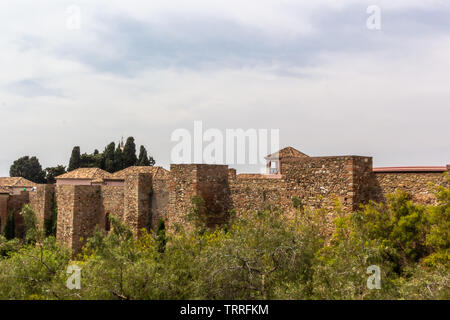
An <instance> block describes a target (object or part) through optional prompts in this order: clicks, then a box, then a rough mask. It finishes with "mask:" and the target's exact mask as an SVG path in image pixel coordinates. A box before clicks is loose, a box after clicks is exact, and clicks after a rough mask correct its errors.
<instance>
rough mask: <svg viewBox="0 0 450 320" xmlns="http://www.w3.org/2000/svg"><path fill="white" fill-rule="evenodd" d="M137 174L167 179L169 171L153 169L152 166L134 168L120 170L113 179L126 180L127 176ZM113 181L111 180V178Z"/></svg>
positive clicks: (113, 175) (160, 168) (158, 168)
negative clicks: (147, 174) (149, 174)
mask: <svg viewBox="0 0 450 320" xmlns="http://www.w3.org/2000/svg"><path fill="white" fill-rule="evenodd" d="M136 173H151V174H152V175H153V177H157V178H161V179H164V178H167V177H168V175H169V171H167V170H166V169H164V168H162V167H152V166H133V167H128V168H126V169H123V170H120V171H117V172H115V173H114V174H112V179H117V180H124V179H125V177H126V176H129V175H131V174H136ZM110 179H111V178H110Z"/></svg>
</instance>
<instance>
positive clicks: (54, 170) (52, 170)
mask: <svg viewBox="0 0 450 320" xmlns="http://www.w3.org/2000/svg"><path fill="white" fill-rule="evenodd" d="M64 173H66V167H65V166H63V165H57V166H56V167H48V168H45V180H46V182H47V183H55V182H56V179H55V177H57V176H59V175H62V174H64Z"/></svg>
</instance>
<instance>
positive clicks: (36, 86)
mask: <svg viewBox="0 0 450 320" xmlns="http://www.w3.org/2000/svg"><path fill="white" fill-rule="evenodd" d="M30 3H31V2H29V1H18V2H15V3H14V4H13V5H8V6H7V7H5V8H4V9H5V10H4V17H5V18H4V19H2V20H1V22H0V44H1V47H2V50H1V51H0V61H2V72H1V73H0V111H1V113H2V119H7V121H3V122H2V126H1V127H0V135H1V136H2V137H4V144H3V150H4V152H2V155H1V156H0V175H7V174H8V169H9V165H10V164H11V163H12V161H13V160H15V159H17V158H18V157H19V156H22V155H25V154H29V155H37V156H38V158H39V159H40V160H41V163H42V164H43V166H44V167H45V166H51V165H56V164H59V163H62V164H66V163H67V161H68V157H69V156H70V151H71V149H72V147H73V146H74V145H81V147H82V151H83V152H92V151H93V149H94V148H98V149H101V148H103V147H104V146H105V145H106V144H107V143H108V142H110V141H111V140H115V141H117V140H118V139H119V138H120V137H121V136H122V135H123V136H125V137H126V136H128V135H133V136H135V138H136V140H137V143H138V144H145V145H146V146H148V147H149V149H150V152H151V153H152V154H153V155H154V156H155V158H156V160H157V161H158V164H160V165H161V164H163V165H165V166H167V165H168V163H169V156H170V148H171V146H172V145H171V143H170V133H171V131H172V130H174V129H176V128H179V127H185V128H188V129H191V128H192V123H193V121H194V120H203V121H204V123H205V126H206V127H217V128H221V129H225V128H239V127H242V128H249V127H253V128H280V129H281V131H280V133H281V140H282V144H284V145H288V144H289V145H293V146H294V147H298V148H300V149H303V150H304V151H305V152H306V153H309V154H312V155H327V154H341V153H352V154H354V153H357V154H362V155H373V156H374V157H375V159H374V162H375V164H378V165H384V164H386V165H402V164H418V165H420V164H430V165H433V164H436V165H443V164H445V163H446V162H447V163H448V162H450V161H449V159H450V146H449V142H448V139H447V138H446V137H448V136H449V133H450V132H449V127H448V125H447V121H446V119H447V118H448V117H449V116H450V113H449V107H448V101H449V100H450V92H449V90H448V85H447V83H448V79H447V78H448V72H447V70H449V67H450V58H449V57H450V46H449V45H448V44H449V43H450V42H449V40H450V39H449V35H448V33H447V31H446V30H448V29H445V28H444V29H443V30H436V34H432V33H431V34H430V33H429V32H428V33H424V34H420V35H417V36H416V35H415V34H413V33H411V34H407V35H406V36H403V35H399V34H396V33H395V31H396V30H395V24H394V22H392V24H391V25H392V26H393V27H392V28H393V30H389V31H388V30H382V31H381V33H379V34H374V33H371V32H370V31H366V30H363V29H362V31H361V28H364V24H362V26H355V27H354V29H353V28H352V25H351V23H352V22H348V21H347V20H346V17H347V16H346V15H344V14H343V12H345V9H346V8H347V7H348V6H349V3H350V4H352V3H353V4H354V5H358V4H359V3H360V1H353V2H347V3H346V5H345V6H344V5H342V2H340V1H268V0H264V1H245V3H244V4H243V2H242V1H239V2H238V1H214V2H213V1H189V2H187V1H165V2H162V1H160V2H159V1H152V2H151V3H145V4H144V3H143V2H141V1H127V2H123V1H108V2H106V1H104V2H103V1H95V2H92V1H89V2H87V1H79V2H78V3H79V5H80V7H81V9H82V14H83V20H82V21H83V22H82V23H83V24H82V29H81V30H79V31H70V30H67V29H66V28H65V18H66V12H65V8H66V7H67V6H68V5H69V4H72V3H71V2H66V3H65V2H60V3H58V4H55V2H53V1H42V2H40V5H39V6H33V8H35V10H24V6H25V5H28V6H30ZM375 3H380V5H381V6H382V7H383V8H384V10H397V11H400V12H401V10H407V9H411V8H412V9H414V10H419V11H418V12H421V11H420V10H422V9H424V8H425V9H424V11H423V15H424V16H426V15H427V14H428V12H429V11H430V10H433V9H435V8H436V7H437V6H444V7H446V6H447V5H446V4H445V3H444V2H442V1H423V0H422V1H395V2H392V1H375ZM2 9H3V8H2ZM331 9H332V10H333V11H331V13H330V10H331ZM321 10H324V11H326V14H325V15H324V16H321ZM2 12H3V10H2ZM332 12H337V13H336V14H334V15H333V14H332ZM341 14H342V16H341ZM329 15H330V16H329ZM125 16H126V17H127V19H135V20H136V21H140V23H142V25H143V26H150V27H152V28H156V30H153V31H155V33H149V35H148V37H149V38H148V41H152V40H153V38H152V36H154V35H155V34H158V32H160V31H161V32H162V31H164V37H167V38H165V39H163V40H167V41H168V42H169V43H171V44H173V43H175V44H178V43H181V45H182V46H181V47H177V49H176V50H180V52H185V55H184V56H182V58H183V57H186V56H189V57H190V58H192V59H195V57H199V59H204V60H205V63H204V64H203V65H200V66H197V65H195V64H192V63H185V62H183V60H181V62H179V63H173V61H171V62H170V63H168V64H164V63H161V62H160V61H163V58H164V52H167V54H168V55H171V54H173V52H172V50H174V49H173V48H172V47H168V49H165V50H166V51H164V50H163V51H160V52H159V53H158V54H160V55H163V56H162V57H161V60H158V61H157V62H158V63H152V62H154V61H151V59H150V61H143V59H144V58H145V56H146V54H147V52H146V50H150V49H148V48H147V47H145V46H143V47H142V46H140V45H136V43H134V42H132V43H131V44H129V43H127V44H125V43H117V42H116V40H123V41H125V40H126V33H125V34H123V35H121V36H120V37H117V38H116V37H115V35H114V34H113V35H111V34H110V33H109V32H110V31H111V30H117V28H119V29H118V31H120V30H121V29H120V28H121V25H114V21H115V20H114V18H117V17H125ZM364 16H365V11H363V12H362V13H361V18H362V21H363V20H364ZM105 17H106V20H105ZM177 17H180V19H182V20H183V24H182V25H184V26H191V24H190V22H189V21H190V20H189V19H192V25H194V24H197V25H195V27H192V28H191V29H189V33H188V32H187V31H186V30H179V29H177V28H176V27H175V28H174V27H173V26H178V25H179V24H178V23H179V21H177V20H176V19H177ZM318 17H320V19H319V18H318ZM328 17H329V18H330V21H331V20H332V21H333V24H332V25H331V27H330V26H326V28H329V29H320V28H322V27H323V19H325V21H326V20H327V18H328ZM331 18H332V19H331ZM333 19H334V20H333ZM358 19H359V17H358ZM218 20H222V21H225V23H224V24H223V25H222V27H224V28H226V27H227V26H228V24H227V23H228V22H227V21H232V22H234V23H236V25H237V26H238V27H237V29H236V30H233V31H232V32H231V31H230V33H228V34H226V36H227V37H231V38H232V37H237V38H239V37H240V38H239V39H238V40H239V41H238V42H236V43H232V42H227V41H222V40H223V39H220V38H219V39H218V42H217V43H216V44H215V47H214V48H211V47H209V45H210V44H211V41H213V40H214V39H213V38H211V36H214V35H215V33H214V30H208V29H213V28H214V27H215V26H216V25H215V24H214V23H215V21H218ZM105 21H107V22H108V23H106V24H105ZM132 21H133V20H132ZM339 21H341V22H339ZM352 21H353V20H352ZM363 22H364V21H363ZM335 23H337V24H335ZM339 23H342V24H339ZM349 23H350V27H349V26H348V24H349ZM344 24H346V29H345V32H344V31H341V30H340V29H339V28H340V26H341V25H344ZM236 25H234V26H236ZM415 27H416V28H417V25H416V26H415ZM443 27H445V26H443ZM202 28H203V29H204V30H205V32H204V33H201V34H198V33H195V32H193V31H195V30H197V31H198V32H199V31H201V30H202ZM248 30H251V32H250V33H249V34H250V35H258V36H260V37H261V38H260V39H259V40H258V41H259V42H255V41H256V40H255V39H251V38H246V36H243V35H242V34H244V35H246V34H247V32H248ZM255 30H256V31H255ZM355 30H356V31H355ZM358 30H359V31H358ZM241 31H242V32H241ZM324 31H330V34H329V35H328V36H327V33H326V32H324ZM340 31H341V34H340V33H336V32H340ZM133 32H135V33H136V32H139V30H133ZM207 32H212V33H209V34H208V36H207V37H206V36H204V35H205V34H206V33H207ZM353 32H355V33H353ZM411 32H413V31H411ZM240 33H242V34H240ZM223 34H224V33H218V35H219V36H220V35H223ZM105 35H109V36H113V38H112V39H109V38H104V36H105ZM355 35H356V36H357V37H355ZM124 36H125V37H124ZM130 36H132V37H135V39H137V40H146V38H145V37H142V38H140V37H136V34H130ZM336 36H339V37H342V38H338V39H336V38H335V37H336ZM171 37H173V38H171ZM202 37H203V38H202ZM185 38H188V39H189V41H186V42H183V41H181V40H182V39H185ZM180 39H181V40H180ZM305 39H306V40H305ZM352 39H354V41H352ZM227 40H228V39H227ZM221 41H222V42H221ZM340 41H341V42H340ZM200 42H202V45H201V46H198V47H195V48H193V45H192V43H200ZM156 43H159V42H156ZM230 43H232V44H233V45H235V47H233V48H232V49H230V48H226V47H225V48H224V51H226V50H229V52H230V53H226V54H225V53H224V54H222V55H220V49H221V46H223V45H227V44H230ZM190 44H191V45H190ZM240 45H247V46H246V47H244V48H239V46H240ZM183 46H184V47H183ZM253 47H256V48H257V49H258V50H260V51H261V52H258V50H255V51H256V52H249V51H250V50H251V49H252V48H253ZM138 49H140V50H142V52H133V50H138ZM212 49H214V50H212ZM152 50H154V51H158V50H159V48H156V49H152ZM208 50H209V51H208ZM152 53H153V52H152ZM176 54H178V52H176ZM134 55H136V57H137V58H136V59H135V60H133V59H131V58H130V56H131V57H134ZM173 55H174V56H176V55H175V54H173ZM218 55H220V57H218ZM297 55H298V57H297ZM152 57H153V56H152ZM310 58H313V59H314V60H313V63H304V61H303V59H310ZM154 59H159V58H158V56H156V55H155V58H154ZM231 60H233V61H240V62H239V63H234V64H229V65H228V64H226V63H224V62H228V61H231ZM189 61H190V60H189ZM102 63H104V64H105V65H104V66H102V68H98V64H102ZM133 64H134V65H133ZM130 65H132V67H130ZM109 68H110V69H111V72H108V70H109ZM117 68H119V69H120V68H123V70H125V71H127V70H128V69H132V70H133V72H131V73H127V72H114V70H112V69H117ZM11 85H13V86H15V87H13V88H15V89H14V90H12V87H11ZM21 85H22V86H23V87H20V86H21ZM30 90H31V94H30ZM39 90H42V92H43V93H45V94H39V92H38V91H39ZM52 92H53V93H55V94H53V95H52Z"/></svg>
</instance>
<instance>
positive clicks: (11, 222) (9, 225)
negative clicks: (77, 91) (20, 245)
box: [3, 213, 16, 240]
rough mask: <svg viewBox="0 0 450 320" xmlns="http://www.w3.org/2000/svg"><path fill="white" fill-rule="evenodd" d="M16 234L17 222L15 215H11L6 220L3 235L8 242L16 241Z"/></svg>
mask: <svg viewBox="0 0 450 320" xmlns="http://www.w3.org/2000/svg"><path fill="white" fill-rule="evenodd" d="M15 233H16V222H15V219H14V213H11V214H10V215H9V216H8V217H7V218H6V223H5V229H3V235H4V236H5V238H6V239H7V240H11V239H14V237H15Z"/></svg>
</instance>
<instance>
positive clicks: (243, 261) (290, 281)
mask: <svg viewBox="0 0 450 320" xmlns="http://www.w3.org/2000/svg"><path fill="white" fill-rule="evenodd" d="M436 196H437V198H438V201H439V202H438V204H436V205H429V206H422V205H417V204H414V203H413V202H412V201H411V199H410V197H409V195H407V194H406V193H401V192H399V193H396V194H394V195H392V196H390V197H389V199H388V201H387V203H386V204H377V203H370V204H368V205H366V206H364V207H363V208H361V210H359V211H357V212H354V213H352V214H343V213H341V212H340V210H339V207H337V208H336V210H337V214H336V218H335V219H334V221H333V224H334V233H333V234H332V235H330V234H329V233H327V232H326V230H327V228H329V225H328V224H327V221H328V219H327V216H328V214H329V213H328V212H326V211H325V210H309V209H307V208H304V206H303V205H299V204H298V201H295V200H294V204H293V205H294V206H295V208H297V214H296V216H295V217H293V218H292V219H287V218H286V217H285V215H283V212H281V211H280V210H278V209H277V208H274V207H268V208H267V209H266V210H263V211H257V212H248V213H246V214H243V215H241V216H239V217H234V218H233V219H232V221H231V222H230V224H229V225H228V226H225V227H224V228H222V229H217V230H214V231H211V230H207V229H205V228H204V227H203V226H201V224H200V223H197V224H196V227H195V228H191V229H189V230H187V229H183V228H177V229H176V231H174V232H168V231H167V230H166V228H165V226H164V225H163V223H160V224H159V227H158V230H157V232H155V233H154V234H153V233H152V234H149V233H146V232H143V235H142V236H141V237H139V238H137V237H135V236H133V234H132V232H131V231H130V230H129V229H128V228H127V227H126V226H125V225H123V224H122V223H121V222H120V221H119V220H118V219H116V218H114V217H111V223H112V226H113V227H112V230H111V232H109V233H108V234H104V232H102V231H100V230H98V231H97V232H95V235H94V236H93V237H92V238H90V239H88V241H87V244H86V246H85V247H84V249H83V252H82V253H81V254H80V255H78V256H77V257H76V258H75V259H73V258H71V254H70V252H69V251H68V250H67V249H65V248H63V247H61V246H60V245H59V244H58V243H56V241H55V238H54V237H53V236H48V237H45V235H44V234H43V232H42V231H39V230H36V224H35V218H33V214H34V213H33V212H32V210H30V209H29V208H24V210H23V213H22V214H24V218H25V222H26V224H27V236H26V239H25V240H18V239H13V240H6V238H4V237H1V238H0V256H1V258H0V270H1V273H0V298H1V299H450V288H449V283H450V272H449V271H450V263H449V257H450V251H449V247H450V246H449V244H450V234H449V233H450V189H449V188H444V187H439V189H438V190H437V191H436ZM197 211H199V210H192V212H194V213H195V212H197ZM200 211H201V210H200ZM199 221H200V222H201V221H202V219H198V220H197V222H199ZM71 264H76V265H78V266H79V267H80V268H81V288H80V289H79V290H77V289H73V290H70V289H68V288H67V287H66V281H67V278H68V277H69V274H67V267H68V266H69V265H71ZM370 265H377V266H379V268H380V270H381V289H369V288H368V287H367V285H366V283H367V279H368V277H369V276H370V274H368V273H367V268H368V267H369V266H370Z"/></svg>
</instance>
